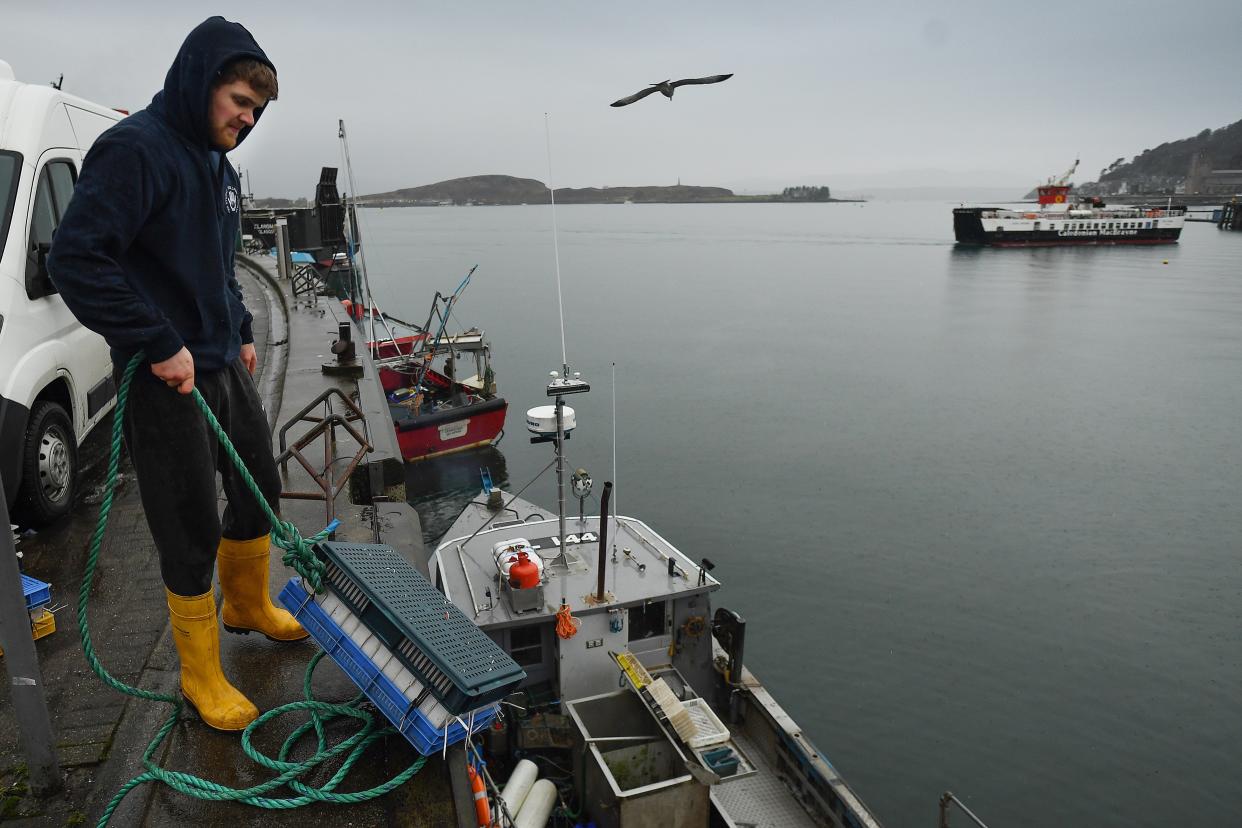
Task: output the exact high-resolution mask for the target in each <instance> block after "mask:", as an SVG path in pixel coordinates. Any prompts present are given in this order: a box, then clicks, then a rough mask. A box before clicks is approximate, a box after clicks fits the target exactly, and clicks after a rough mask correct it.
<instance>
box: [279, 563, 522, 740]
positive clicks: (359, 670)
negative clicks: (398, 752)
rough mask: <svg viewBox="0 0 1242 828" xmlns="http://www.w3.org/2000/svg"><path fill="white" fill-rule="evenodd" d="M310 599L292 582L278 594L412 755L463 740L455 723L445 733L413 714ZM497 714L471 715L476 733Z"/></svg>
mask: <svg viewBox="0 0 1242 828" xmlns="http://www.w3.org/2000/svg"><path fill="white" fill-rule="evenodd" d="M311 598H312V596H311V595H310V594H308V593H307V591H306V589H305V588H304V587H303V586H302V579H301V578H293V579H291V580H290V581H289V583H288V584H286V585H285V588H284V589H282V590H281V591H280V598H279V600H280V603H282V604H284V606H285V609H287V610H289V612H291V613H293V615H294V617H295V618H297V620H298V622H299V623H300V624H301V625H302V626H303V627H305V628H306V631H307V632H308V633H310V635H311V638H313V639H315V643H316V644H318V645H319V646H320V647H322V648H323V650H324V652H326V653H327V654H328V657H329V658H331V659H332V660H333V661H334V662H336V665H337V666H338V667H340V668H341V669H342V670H343V671H345V674H346V675H347V676H349V677H350V679H352V680H353V682H354V684H356V685H358V688H359V689H360V690H362V692H364V693H365V694H366V696H367V698H368V699H370V700H371V702H372V703H373V704H374V705H375V706H376V707H377V708H379V710H380V712H382V713H383V714H384V716H385V717H386V718H387V719H388V721H389V722H391V723H392V726H393V727H395V728H397V730H399V731H401V734H402V735H403V736H405V738H406V739H407V740H408V741H409V742H410V744H412V745H413V746H414V749H415V750H417V751H418V752H419V753H421V754H423V755H424V756H429V755H431V754H435V753H439V752H440V751H442V750H443V749H444V747H445V745H446V743H447V744H449V745H452V744H455V743H457V742H460V741H462V740H463V739H465V738H466V728H465V727H463V726H462V725H461V723H459V722H457V721H454V722H453V723H452V724H451V725H449V726H448V727H447V728H443V727H436V726H435V725H433V724H432V723H431V722H430V721H428V720H427V717H426V716H424V715H423V714H422V713H421V712H420V711H419V710H417V709H412V707H413V706H412V705H411V704H410V702H409V701H408V700H407V699H406V698H405V696H404V695H402V693H401V691H400V690H399V689H397V686H396V685H395V684H393V682H392V680H391V679H389V678H388V676H386V675H384V673H383V672H381V671H380V669H379V668H378V667H376V666H375V663H374V662H373V661H371V659H370V658H368V657H367V655H366V654H365V653H363V652H362V650H361V649H359V647H358V645H357V644H355V643H354V640H353V639H352V638H350V637H349V635H348V634H347V633H346V632H345V631H344V630H342V629H341V628H340V627H339V626H338V625H337V623H336V622H335V621H333V620H332V618H331V617H330V616H329V615H328V614H327V613H326V612H324V611H323V608H322V607H320V606H319V605H318V604H316V603H315V602H314V601H313V600H311ZM498 710H499V706H498V705H496V704H492V705H488V706H486V707H482V708H480V709H478V710H476V711H474V713H473V716H474V722H473V726H474V727H473V732H475V733H477V732H478V731H480V730H482V729H484V728H485V727H487V726H488V725H489V724H491V722H492V720H493V719H495V718H496V714H497V712H498ZM459 718H460V719H461V720H462V721H463V722H469V721H470V716H469V715H468V714H463V715H461V716H460V717H459Z"/></svg>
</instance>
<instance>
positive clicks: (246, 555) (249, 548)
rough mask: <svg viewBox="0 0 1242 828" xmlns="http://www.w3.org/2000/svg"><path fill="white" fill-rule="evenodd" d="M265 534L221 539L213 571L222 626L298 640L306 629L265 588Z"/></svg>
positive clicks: (277, 637)
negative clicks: (220, 599) (220, 602)
mask: <svg viewBox="0 0 1242 828" xmlns="http://www.w3.org/2000/svg"><path fill="white" fill-rule="evenodd" d="M268 539H269V536H268V535H264V536H263V537H261V538H254V539H253V540H246V541H235V540H229V539H228V538H221V539H220V549H219V552H218V554H217V555H216V571H217V572H219V574H220V591H221V593H223V595H224V610H223V611H222V612H221V613H220V615H221V619H222V620H223V621H224V628H225V629H226V630H228V631H229V632H231V633H242V634H246V633H250V632H258V633H263V634H264V635H266V636H267V637H268V638H270V639H271V640H272V641H301V640H302V639H303V638H306V636H307V634H308V633H307V632H306V630H304V629H302V625H301V624H299V623H298V622H297V620H295V619H294V617H293V616H292V615H290V614H289V613H288V612H286V611H285V610H283V609H281V608H280V607H278V606H276V605H275V604H273V603H272V598H271V596H270V595H269V594H268V591H267V564H268Z"/></svg>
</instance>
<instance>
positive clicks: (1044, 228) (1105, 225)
mask: <svg viewBox="0 0 1242 828" xmlns="http://www.w3.org/2000/svg"><path fill="white" fill-rule="evenodd" d="M1075 166H1077V164H1075ZM1072 170H1073V168H1071V172H1072ZM1068 176H1069V173H1067V174H1066V175H1065V176H1062V178H1061V179H1060V180H1058V181H1056V182H1055V183H1054V182H1049V183H1047V184H1044V185H1042V186H1039V187H1037V188H1036V191H1037V193H1038V195H1039V208H1038V209H1037V210H1033V211H1031V210H1012V209H1007V208H1004V207H957V208H955V209H954V210H953V233H954V235H955V236H956V237H957V242H958V244H966V245H985V246H992V247H1050V246H1053V245H1066V244H1173V243H1175V242H1176V241H1177V240H1178V238H1179V237H1180V236H1181V234H1182V227H1183V226H1184V225H1185V223H1186V207H1185V205H1174V204H1172V202H1169V203H1168V204H1165V205H1163V206H1155V207H1144V206H1129V205H1126V206H1120V207H1108V206H1106V205H1105V204H1104V202H1103V201H1102V200H1101V199H1099V198H1085V199H1081V200H1080V201H1079V202H1078V203H1077V204H1073V203H1071V201H1070V189H1071V188H1072V185H1070V184H1068V183H1066V179H1067V178H1068Z"/></svg>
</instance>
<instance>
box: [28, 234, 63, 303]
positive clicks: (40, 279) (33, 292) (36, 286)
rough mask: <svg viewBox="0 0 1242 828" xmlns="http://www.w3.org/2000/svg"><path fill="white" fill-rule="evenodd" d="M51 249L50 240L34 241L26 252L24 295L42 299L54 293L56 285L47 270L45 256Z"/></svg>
mask: <svg viewBox="0 0 1242 828" xmlns="http://www.w3.org/2000/svg"><path fill="white" fill-rule="evenodd" d="M51 251H52V245H51V243H50V242H35V243H34V244H33V245H31V247H30V251H29V252H28V253H27V254H26V295H27V296H28V297H30V298H31V299H42V298H43V297H44V296H51V295H52V294H53V293H56V285H54V284H52V277H51V275H50V274H49V273H48V270H47V256H48V254H49V253H50V252H51Z"/></svg>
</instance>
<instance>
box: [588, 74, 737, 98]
mask: <svg viewBox="0 0 1242 828" xmlns="http://www.w3.org/2000/svg"><path fill="white" fill-rule="evenodd" d="M731 77H733V73H732V72H730V73H729V74H727V75H712V76H710V77H706V78H682V79H681V80H675V81H666V80H665V81H660V82H659V83H653V84H651V86H648V87H647V88H646V89H644V90H643V91H641V92H635V93H634V94H633V95H630V96H629V97H628V98H622V99H621V100H619V101H614V102H613V104H612V105H613V106H627V105H629V104H632V103H634V101H641V100H642V99H643V98H645V97H647V96H648V95H650V94H651V93H652V92H659V93H660V94H661V95H663V96H664V97H666V98H668V99H669V100H670V101H671V100H672V99H673V90H674V89H676V88H677V87H679V86H688V85H690V84H694V83H720V82H721V81H727V80H728V79H729V78H731Z"/></svg>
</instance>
